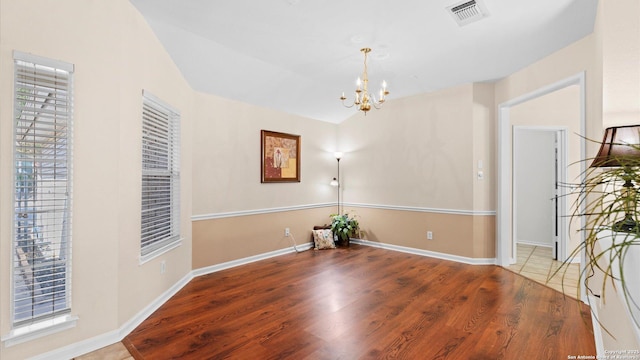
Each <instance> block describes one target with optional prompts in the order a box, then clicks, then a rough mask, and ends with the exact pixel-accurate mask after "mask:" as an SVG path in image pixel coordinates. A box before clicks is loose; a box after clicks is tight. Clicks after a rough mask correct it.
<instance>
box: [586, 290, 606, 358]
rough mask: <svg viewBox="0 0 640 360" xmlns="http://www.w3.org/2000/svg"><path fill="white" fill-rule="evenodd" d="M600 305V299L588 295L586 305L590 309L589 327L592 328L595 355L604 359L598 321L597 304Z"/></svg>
mask: <svg viewBox="0 0 640 360" xmlns="http://www.w3.org/2000/svg"><path fill="white" fill-rule="evenodd" d="M599 303H600V299H599V298H597V297H595V296H593V295H589V296H588V303H587V305H589V306H590V307H591V325H592V326H593V338H594V340H595V342H596V354H597V355H598V357H597V358H598V359H606V358H607V356H606V355H605V353H604V340H603V339H602V325H600V322H599V321H598V304H599Z"/></svg>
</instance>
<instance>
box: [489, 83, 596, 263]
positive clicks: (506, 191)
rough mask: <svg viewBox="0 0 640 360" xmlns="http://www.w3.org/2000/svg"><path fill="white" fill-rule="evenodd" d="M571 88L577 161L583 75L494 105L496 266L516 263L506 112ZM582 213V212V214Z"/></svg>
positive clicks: (583, 130)
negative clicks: (575, 100) (576, 113)
mask: <svg viewBox="0 0 640 360" xmlns="http://www.w3.org/2000/svg"><path fill="white" fill-rule="evenodd" d="M572 85H578V86H579V87H580V134H579V135H580V137H581V139H580V158H581V159H584V158H585V154H586V142H585V140H584V139H585V137H586V89H585V73H584V72H580V73H578V74H576V75H573V76H570V77H568V78H566V79H563V80H560V81H558V82H556V83H553V84H551V85H548V86H545V87H542V88H540V89H537V90H534V91H532V92H530V93H527V94H524V95H522V96H519V97H517V98H514V99H512V100H509V101H506V102H503V103H501V104H500V105H498V191H497V197H498V199H497V204H498V206H497V214H496V262H497V264H498V265H500V266H508V265H509V264H512V263H515V259H516V254H515V246H512V243H513V233H512V215H513V209H512V207H511V205H512V204H511V198H512V184H511V180H512V169H511V155H512V146H511V140H512V133H511V120H510V119H509V111H510V109H511V107H513V106H515V105H518V104H521V103H524V102H526V101H529V100H532V99H535V98H538V97H541V96H544V95H547V94H549V93H552V92H554V91H557V90H560V89H563V88H566V87H568V86H572ZM580 166H581V171H580V174H581V176H582V177H584V170H585V165H584V162H581V164H580ZM581 181H584V178H582V179H581ZM582 213H584V212H583V211H582ZM584 221H585V219H584V217H583V218H582V219H581V224H582V226H584ZM581 236H582V237H583V238H584V233H583V232H581ZM582 240H584V239H582ZM511 250H513V251H511ZM583 256H584V254H583ZM581 260H582V263H584V259H581Z"/></svg>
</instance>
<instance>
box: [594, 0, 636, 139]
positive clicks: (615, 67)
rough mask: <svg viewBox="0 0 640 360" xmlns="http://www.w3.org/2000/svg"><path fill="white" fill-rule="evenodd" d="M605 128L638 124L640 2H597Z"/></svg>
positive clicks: (624, 0) (631, 0) (617, 0)
mask: <svg viewBox="0 0 640 360" xmlns="http://www.w3.org/2000/svg"><path fill="white" fill-rule="evenodd" d="M599 7H600V8H601V15H602V17H603V21H604V23H605V25H606V26H605V27H603V32H602V36H603V40H602V41H603V45H602V46H603V52H602V58H603V59H602V65H603V70H602V77H603V92H602V98H603V116H604V119H603V122H604V124H605V127H607V126H616V125H635V124H640V1H638V0H616V1H601V2H600V4H599Z"/></svg>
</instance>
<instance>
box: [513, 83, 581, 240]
mask: <svg viewBox="0 0 640 360" xmlns="http://www.w3.org/2000/svg"><path fill="white" fill-rule="evenodd" d="M509 118H510V120H511V125H512V126H527V127H566V128H567V140H568V144H567V153H568V154H567V155H568V162H567V169H566V170H567V182H568V183H570V184H578V183H579V182H580V173H581V168H580V164H581V160H582V157H581V154H580V141H581V139H582V138H581V137H580V135H579V134H580V87H579V86H577V85H571V86H568V87H565V88H563V89H560V90H557V91H554V92H552V93H549V94H546V95H544V96H541V97H538V98H535V99H532V100H530V101H527V102H524V103H521V104H518V105H516V106H513V107H512V108H511V109H510V112H509ZM588 165H589V164H587V166H588ZM566 191H567V192H569V191H570V190H569V189H567V188H566ZM521 200H522V199H521ZM524 200H525V205H524V206H525V207H526V199H524ZM575 200H576V198H575V196H573V195H570V196H567V198H566V202H567V213H566V214H564V215H563V216H570V215H572V214H574V213H575V206H573V205H574V204H575ZM570 226H572V228H571V229H570V230H569V233H568V234H567V235H568V237H569V239H568V240H569V241H568V243H567V249H568V251H569V252H571V251H573V249H575V248H576V247H577V246H578V244H579V242H580V240H581V238H580V236H579V233H578V232H577V231H578V230H579V222H577V221H574V222H572V223H571V224H570Z"/></svg>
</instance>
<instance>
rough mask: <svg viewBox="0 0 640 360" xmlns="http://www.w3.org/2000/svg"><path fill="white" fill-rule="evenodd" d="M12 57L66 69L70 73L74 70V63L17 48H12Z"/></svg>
mask: <svg viewBox="0 0 640 360" xmlns="http://www.w3.org/2000/svg"><path fill="white" fill-rule="evenodd" d="M13 59H14V60H19V61H25V62H30V63H34V64H38V65H43V66H48V67H52V68H56V69H60V70H64V71H68V72H70V73H72V72H74V71H73V70H74V65H73V64H70V63H68V62H65V61H60V60H54V59H49V58H46V57H42V56H38V55H34V54H29V53H25V52H22V51H18V50H13Z"/></svg>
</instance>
